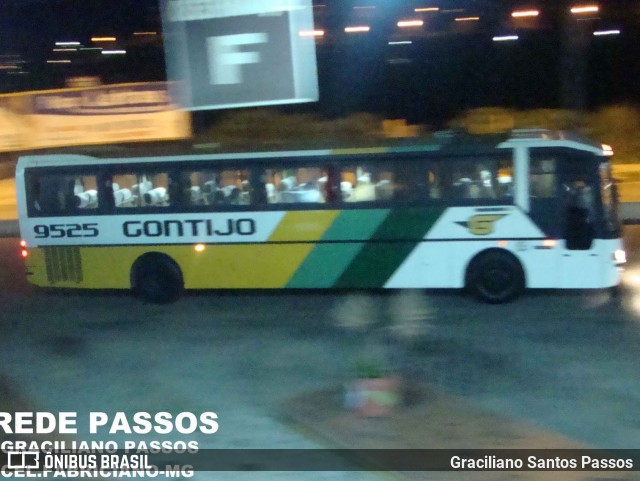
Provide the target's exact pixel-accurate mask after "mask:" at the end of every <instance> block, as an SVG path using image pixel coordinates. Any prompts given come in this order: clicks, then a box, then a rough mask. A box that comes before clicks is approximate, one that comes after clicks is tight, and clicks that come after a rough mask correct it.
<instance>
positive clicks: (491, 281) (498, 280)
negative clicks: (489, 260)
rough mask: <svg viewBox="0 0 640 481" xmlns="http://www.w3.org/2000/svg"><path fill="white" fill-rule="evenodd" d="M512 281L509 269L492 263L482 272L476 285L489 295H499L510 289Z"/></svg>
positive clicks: (506, 292)
mask: <svg viewBox="0 0 640 481" xmlns="http://www.w3.org/2000/svg"><path fill="white" fill-rule="evenodd" d="M513 282H514V279H513V274H512V273H511V272H510V271H508V270H506V269H504V268H501V267H500V266H497V265H493V266H490V267H489V268H487V269H485V270H484V271H483V272H482V274H481V275H480V277H479V279H478V287H479V289H480V290H481V291H482V292H483V293H485V294H487V295H489V296H491V297H501V296H504V295H506V294H508V293H509V292H510V291H511V289H512V288H513Z"/></svg>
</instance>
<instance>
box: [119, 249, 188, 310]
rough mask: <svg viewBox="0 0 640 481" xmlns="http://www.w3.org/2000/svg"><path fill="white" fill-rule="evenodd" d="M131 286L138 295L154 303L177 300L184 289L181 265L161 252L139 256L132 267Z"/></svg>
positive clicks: (166, 302)
mask: <svg viewBox="0 0 640 481" xmlns="http://www.w3.org/2000/svg"><path fill="white" fill-rule="evenodd" d="M131 288H132V290H133V292H134V293H135V294H136V296H138V297H140V298H141V299H144V300H146V301H149V302H152V303H154V304H169V303H171V302H175V301H176V300H177V299H178V298H179V297H180V295H181V294H182V291H183V290H184V280H183V278H182V272H181V271H180V267H179V266H178V265H177V264H176V263H175V261H174V260H173V259H171V258H170V257H169V256H167V255H164V254H159V253H153V254H147V255H145V256H143V257H141V258H139V259H138V260H137V261H136V262H135V264H134V265H133V268H132V269H131Z"/></svg>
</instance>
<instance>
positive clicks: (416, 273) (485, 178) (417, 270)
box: [16, 130, 625, 303]
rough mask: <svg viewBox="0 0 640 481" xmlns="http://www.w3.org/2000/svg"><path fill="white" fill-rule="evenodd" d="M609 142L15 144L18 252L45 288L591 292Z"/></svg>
mask: <svg viewBox="0 0 640 481" xmlns="http://www.w3.org/2000/svg"><path fill="white" fill-rule="evenodd" d="M612 153H613V152H612V150H611V148H610V147H609V146H606V145H602V144H598V143H594V142H592V141H589V140H587V139H585V138H582V137H580V136H578V135H575V134H570V133H565V132H551V131H546V130H526V131H522V130H520V131H512V132H509V133H508V134H505V135H472V134H468V133H460V132H453V131H452V132H442V133H439V134H437V135H434V136H433V138H432V139H431V140H430V141H429V142H425V143H422V144H420V145H417V144H410V143H407V144H404V145H397V146H395V147H373V148H352V149H333V150H299V151H279V152H244V153H181V154H179V155H160V156H155V155H153V156H152V155H146V156H133V157H126V156H118V157H117V158H113V157H112V158H99V157H96V156H86V155H75V154H61V153H58V154H50V155H33V156H31V155H28V156H24V157H22V158H20V159H19V162H18V164H17V171H16V184H17V197H18V210H19V224H20V232H21V237H22V256H23V257H24V258H25V263H26V271H27V275H28V278H29V280H30V282H31V283H33V284H35V285H37V286H42V287H60V288H87V289H105V288H107V289H111V288H113V289H123V288H125V289H132V290H133V291H134V292H135V293H136V294H138V295H139V296H141V297H142V298H144V299H147V300H149V301H153V302H157V303H163V302H170V301H173V300H175V299H177V298H178V297H179V296H180V294H181V293H182V291H183V290H184V289H285V288H286V289H288V288H292V289H319V288H345V289H378V288H392V289H396V288H421V289H423V288H424V289H431V288H466V289H467V290H468V291H470V292H471V293H473V294H474V295H475V296H476V297H478V298H479V299H481V300H484V301H487V302H490V303H501V302H506V301H510V300H512V299H514V298H516V297H517V296H518V295H520V294H521V293H522V292H523V291H524V289H525V288H579V289H603V288H609V287H614V286H616V285H617V284H618V283H619V281H620V268H621V264H623V263H624V262H625V251H624V250H623V246H622V241H621V226H620V223H619V221H618V217H617V205H618V197H617V194H616V186H615V184H614V181H613V179H612V176H611V168H610V162H609V159H610V156H611V155H612Z"/></svg>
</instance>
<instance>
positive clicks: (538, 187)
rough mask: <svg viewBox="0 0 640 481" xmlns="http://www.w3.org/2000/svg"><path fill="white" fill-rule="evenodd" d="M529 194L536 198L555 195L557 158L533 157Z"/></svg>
mask: <svg viewBox="0 0 640 481" xmlns="http://www.w3.org/2000/svg"><path fill="white" fill-rule="evenodd" d="M529 172H530V173H529V196H530V197H531V198H534V199H548V198H550V197H555V195H556V193H555V184H556V161H555V159H531V168H530V169H529Z"/></svg>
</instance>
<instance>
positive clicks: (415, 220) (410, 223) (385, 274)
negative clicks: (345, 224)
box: [334, 208, 444, 288]
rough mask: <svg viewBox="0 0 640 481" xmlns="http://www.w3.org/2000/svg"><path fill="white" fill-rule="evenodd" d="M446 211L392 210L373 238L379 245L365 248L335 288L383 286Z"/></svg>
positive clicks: (433, 209)
mask: <svg viewBox="0 0 640 481" xmlns="http://www.w3.org/2000/svg"><path fill="white" fill-rule="evenodd" d="M443 211H444V209H442V208H421V209H419V208H411V209H406V210H405V209H403V210H397V211H392V212H391V214H390V215H389V216H388V217H387V219H386V220H385V221H384V222H383V223H382V225H381V226H380V227H379V228H378V229H377V230H376V232H375V234H374V235H373V236H372V240H377V241H378V242H373V243H369V244H366V245H365V246H364V247H363V248H362V250H361V251H360V252H359V253H358V255H357V256H356V257H355V259H354V260H353V262H352V263H351V265H350V266H349V267H348V268H347V270H346V271H345V272H344V274H342V275H341V276H340V278H339V279H338V280H337V282H336V283H335V284H334V287H361V288H376V287H383V286H384V285H385V283H386V282H387V280H388V279H389V277H391V275H392V274H393V273H394V272H395V271H396V270H397V269H398V267H399V266H400V265H401V264H402V263H403V262H404V260H405V259H406V258H407V256H408V255H409V254H410V253H411V252H412V251H413V249H414V248H415V246H416V244H417V243H418V242H420V241H421V240H422V239H423V238H424V236H425V235H426V233H427V232H428V231H429V229H431V227H432V226H433V225H434V224H435V222H436V221H437V220H438V218H439V217H440V215H441V214H442V212H443ZM380 241H390V242H380ZM402 241H404V242H402Z"/></svg>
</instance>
